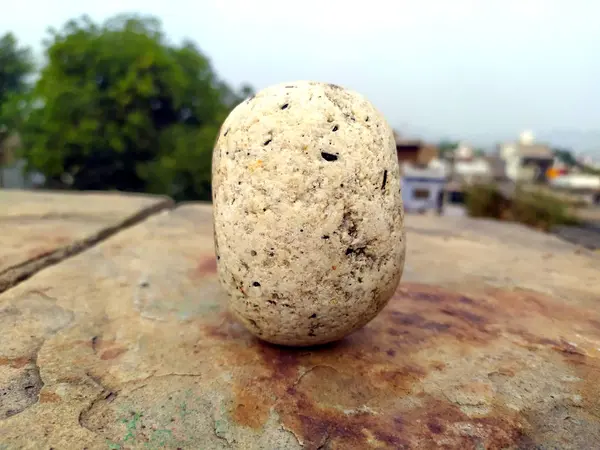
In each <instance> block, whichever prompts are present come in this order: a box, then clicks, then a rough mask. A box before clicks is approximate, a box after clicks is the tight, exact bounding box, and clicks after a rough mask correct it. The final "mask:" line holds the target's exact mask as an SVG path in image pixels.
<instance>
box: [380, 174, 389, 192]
mask: <svg viewBox="0 0 600 450" xmlns="http://www.w3.org/2000/svg"><path fill="white" fill-rule="evenodd" d="M387 174H388V171H387V170H384V171H383V182H382V183H381V190H382V191H383V190H384V189H385V185H386V183H387Z"/></svg>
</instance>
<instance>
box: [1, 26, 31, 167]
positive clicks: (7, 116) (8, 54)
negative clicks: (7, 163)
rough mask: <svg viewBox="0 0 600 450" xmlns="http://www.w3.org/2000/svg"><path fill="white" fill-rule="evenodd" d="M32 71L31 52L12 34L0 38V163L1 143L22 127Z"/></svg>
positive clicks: (2, 148)
mask: <svg viewBox="0 0 600 450" xmlns="http://www.w3.org/2000/svg"><path fill="white" fill-rule="evenodd" d="M33 69H34V64H33V59H32V57H31V51H30V49H29V48H28V47H23V46H19V43H18V42H17V39H16V38H15V36H14V35H13V34H12V33H7V34H5V35H4V36H1V37H0V163H1V162H2V160H3V158H2V154H3V150H4V147H3V143H4V142H5V140H6V138H7V137H8V136H10V135H11V134H12V133H14V132H15V131H16V130H17V129H18V128H19V126H20V125H21V124H22V121H23V118H24V114H25V108H24V106H25V102H24V101H23V100H24V99H25V96H26V94H27V92H28V88H29V84H28V76H29V75H30V74H31V73H32V71H33Z"/></svg>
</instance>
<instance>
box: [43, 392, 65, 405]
mask: <svg viewBox="0 0 600 450" xmlns="http://www.w3.org/2000/svg"><path fill="white" fill-rule="evenodd" d="M59 401H60V396H59V395H58V394H55V393H54V392H49V391H44V390H42V392H40V403H56V402H59Z"/></svg>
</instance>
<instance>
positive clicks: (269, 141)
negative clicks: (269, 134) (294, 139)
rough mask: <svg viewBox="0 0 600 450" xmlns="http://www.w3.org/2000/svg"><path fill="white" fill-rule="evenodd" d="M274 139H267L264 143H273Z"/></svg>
mask: <svg viewBox="0 0 600 450" xmlns="http://www.w3.org/2000/svg"><path fill="white" fill-rule="evenodd" d="M272 140H273V139H268V140H266V141H265V143H264V144H263V145H269V144H270V143H271V141H272Z"/></svg>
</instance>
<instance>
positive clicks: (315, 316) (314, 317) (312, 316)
mask: <svg viewBox="0 0 600 450" xmlns="http://www.w3.org/2000/svg"><path fill="white" fill-rule="evenodd" d="M316 318H317V314H316V313H315V314H312V315H311V316H310V317H309V319H316Z"/></svg>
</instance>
